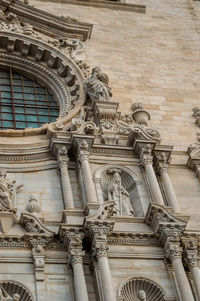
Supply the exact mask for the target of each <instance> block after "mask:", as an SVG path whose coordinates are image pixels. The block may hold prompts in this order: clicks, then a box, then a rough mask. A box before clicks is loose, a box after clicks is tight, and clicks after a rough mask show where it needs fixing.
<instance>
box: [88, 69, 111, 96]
mask: <svg viewBox="0 0 200 301" xmlns="http://www.w3.org/2000/svg"><path fill="white" fill-rule="evenodd" d="M108 82H109V79H108V76H107V75H106V74H105V73H101V70H100V68H98V67H95V68H93V69H92V74H91V75H90V76H89V77H88V78H87V79H86V81H85V90H86V92H87V94H88V95H89V97H90V99H91V100H92V101H109V99H110V97H111V96H112V92H111V88H110V87H109V86H108Z"/></svg>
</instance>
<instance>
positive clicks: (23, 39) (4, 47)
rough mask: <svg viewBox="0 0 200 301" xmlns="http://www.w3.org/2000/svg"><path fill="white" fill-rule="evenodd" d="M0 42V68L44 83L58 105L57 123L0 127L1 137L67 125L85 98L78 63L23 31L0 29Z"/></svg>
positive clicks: (37, 133)
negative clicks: (21, 128) (13, 127)
mask: <svg viewBox="0 0 200 301" xmlns="http://www.w3.org/2000/svg"><path fill="white" fill-rule="evenodd" d="M0 45H1V48H0V50H1V52H0V61H1V64H0V68H2V69H7V68H9V67H11V68H12V69H13V70H14V71H16V72H18V73H20V74H23V75H24V76H27V77H28V78H30V79H33V80H35V81H37V82H38V83H39V84H41V85H43V86H45V87H46V88H47V89H48V90H49V92H50V93H51V94H52V95H53V97H54V99H55V101H56V102H57V103H58V104H59V107H60V112H59V117H58V118H57V120H56V122H53V123H49V124H44V125H43V126H41V127H40V128H26V129H24V130H14V129H7V130H0V136H16V137H17V136H31V135H40V134H45V133H46V132H47V131H48V129H50V130H51V131H52V130H53V129H56V125H57V124H58V125H59V124H62V125H63V126H65V127H66V126H68V125H70V123H71V120H72V119H73V118H74V117H75V116H76V115H77V114H78V113H79V111H80V109H81V107H82V106H83V105H84V103H85V101H86V93H85V91H84V80H85V78H84V75H83V73H82V71H81V69H80V68H79V67H78V66H77V64H76V63H75V62H74V61H73V60H72V59H71V58H70V57H68V56H66V55H65V54H63V52H61V51H59V49H57V48H55V47H53V46H51V45H49V44H48V43H46V42H44V41H38V40H36V39H35V38H32V37H29V36H28V37H27V36H24V35H22V34H17V33H12V32H3V33H1V37H0Z"/></svg>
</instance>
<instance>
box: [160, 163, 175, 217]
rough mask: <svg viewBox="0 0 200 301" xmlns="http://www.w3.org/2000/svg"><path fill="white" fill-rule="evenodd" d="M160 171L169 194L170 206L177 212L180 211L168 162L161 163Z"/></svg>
mask: <svg viewBox="0 0 200 301" xmlns="http://www.w3.org/2000/svg"><path fill="white" fill-rule="evenodd" d="M158 172H159V173H160V176H161V179H162V181H163V184H164V188H165V192H166V195H167V200H168V204H169V206H170V207H172V208H173V209H174V212H175V213H179V212H180V208H179V204H178V200H177V198H176V194H175V191H174V188H173V186H172V183H171V180H170V177H169V174H168V164H167V163H159V165H158Z"/></svg>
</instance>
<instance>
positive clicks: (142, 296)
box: [138, 290, 147, 301]
mask: <svg viewBox="0 0 200 301" xmlns="http://www.w3.org/2000/svg"><path fill="white" fill-rule="evenodd" d="M138 299H139V300H141V301H147V295H146V292H145V291H144V290H139V291H138Z"/></svg>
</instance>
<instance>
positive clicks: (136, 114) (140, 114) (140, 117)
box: [131, 102, 150, 126]
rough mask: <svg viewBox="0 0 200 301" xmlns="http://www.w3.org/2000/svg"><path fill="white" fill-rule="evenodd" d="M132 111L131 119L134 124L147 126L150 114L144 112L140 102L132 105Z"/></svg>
mask: <svg viewBox="0 0 200 301" xmlns="http://www.w3.org/2000/svg"><path fill="white" fill-rule="evenodd" d="M131 108H132V111H133V114H132V116H133V119H134V120H135V122H136V123H138V124H142V125H145V126H148V122H149V120H150V114H149V113H148V112H147V111H145V110H144V108H143V106H142V104H141V103H140V102H138V103H134V104H133V105H132V107H131Z"/></svg>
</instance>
